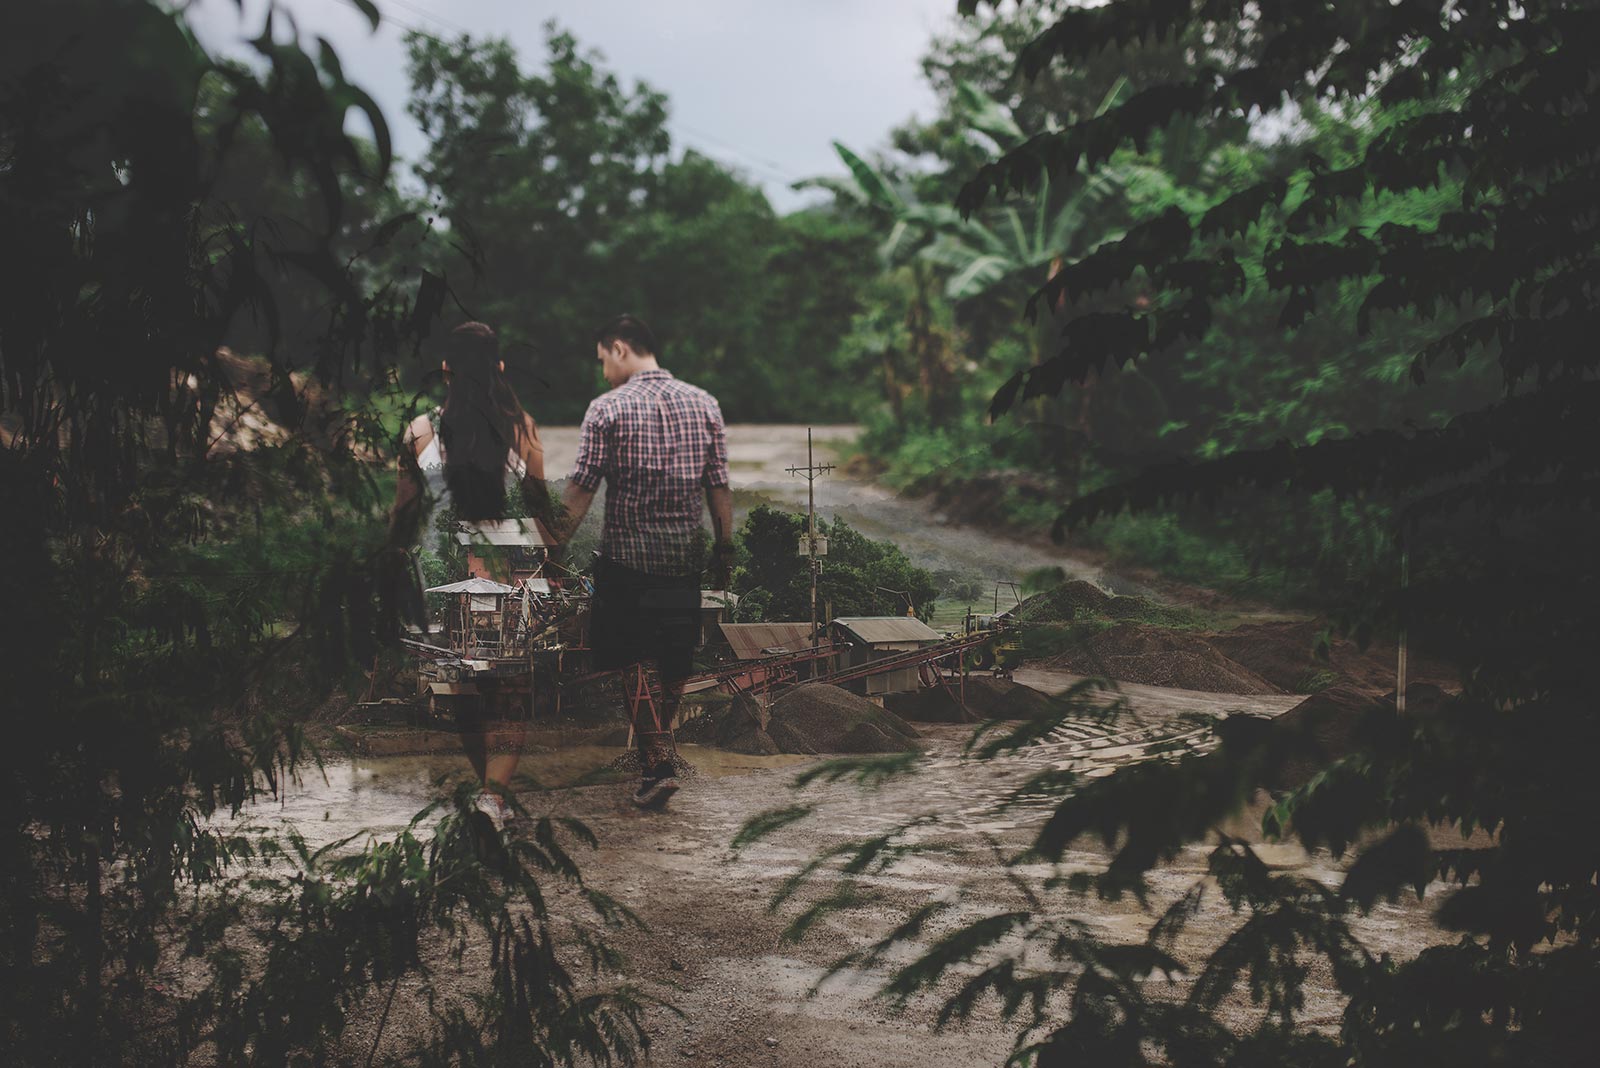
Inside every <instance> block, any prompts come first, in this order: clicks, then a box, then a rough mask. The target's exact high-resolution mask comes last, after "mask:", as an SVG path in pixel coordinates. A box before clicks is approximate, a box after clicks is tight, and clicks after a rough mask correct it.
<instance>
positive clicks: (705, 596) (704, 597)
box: [700, 590, 739, 608]
mask: <svg viewBox="0 0 1600 1068" xmlns="http://www.w3.org/2000/svg"><path fill="white" fill-rule="evenodd" d="M738 603H739V595H738V594H737V593H731V592H729V591H727V590H701V591H700V607H701V608H732V607H733V606H734V605H736V604H738Z"/></svg>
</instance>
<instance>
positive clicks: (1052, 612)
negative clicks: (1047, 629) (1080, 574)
mask: <svg viewBox="0 0 1600 1068" xmlns="http://www.w3.org/2000/svg"><path fill="white" fill-rule="evenodd" d="M1111 599H1112V597H1111V594H1109V593H1107V592H1106V591H1105V590H1102V589H1101V588H1100V587H1099V586H1096V585H1095V584H1094V583H1092V582H1085V581H1083V580H1082V579H1077V580H1075V581H1072V582H1063V583H1062V584H1061V585H1059V586H1057V587H1055V588H1054V589H1049V590H1045V591H1044V592H1043V593H1036V594H1034V595H1033V596H1032V597H1029V598H1028V599H1027V600H1025V601H1023V602H1022V603H1021V604H1019V605H1018V606H1017V607H1015V608H1013V609H1012V610H1011V613H1010V614H1011V617H1012V618H1013V619H1019V620H1022V621H1023V622H1026V623H1070V622H1072V620H1073V618H1074V617H1075V616H1077V615H1079V614H1080V613H1085V614H1093V613H1097V612H1099V611H1100V610H1101V609H1103V608H1105V606H1106V605H1107V604H1108V603H1109V602H1110V601H1111ZM1119 600H1126V598H1119Z"/></svg>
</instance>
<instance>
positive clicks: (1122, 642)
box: [1044, 623, 1283, 694]
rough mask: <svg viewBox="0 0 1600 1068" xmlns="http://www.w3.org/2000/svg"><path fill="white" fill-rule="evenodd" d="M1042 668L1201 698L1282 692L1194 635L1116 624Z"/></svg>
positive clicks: (1048, 661) (1052, 659)
mask: <svg viewBox="0 0 1600 1068" xmlns="http://www.w3.org/2000/svg"><path fill="white" fill-rule="evenodd" d="M1044 663H1045V665H1046V666H1047V667H1054V668H1061V669H1064V670H1066V671H1071V672H1073V673H1075V674H1078V675H1104V676H1106V677H1107V678H1112V679H1118V680H1120V681H1122V682H1137V683H1143V684H1144V685H1147V686H1170V687H1173V688H1176V689H1180V690H1199V691H1202V692H1205V693H1237V694H1264V693H1282V692H1283V690H1282V688H1280V687H1278V686H1276V685H1274V684H1273V683H1272V682H1270V681H1268V680H1267V679H1265V678H1262V677H1261V676H1260V675H1258V674H1256V673H1255V672H1254V671H1251V670H1250V669H1249V668H1248V667H1246V666H1245V665H1243V664H1240V663H1238V662H1237V661H1234V660H1232V659H1230V658H1229V657H1228V656H1227V655H1225V654H1224V653H1223V652H1222V651H1221V650H1220V649H1218V648H1217V647H1216V646H1214V645H1212V644H1211V643H1210V642H1208V641H1206V640H1205V639H1204V638H1199V637H1196V636H1194V635H1190V634H1184V633H1180V632H1174V631H1170V630H1165V629H1162V628H1159V627H1149V626H1145V625H1143V624H1139V623H1119V624H1117V625H1116V626H1114V627H1110V628H1109V629H1107V630H1103V631H1101V632H1100V633H1098V634H1096V635H1094V636H1093V637H1091V638H1089V639H1088V640H1087V641H1085V642H1083V643H1081V644H1079V645H1076V646H1073V647H1072V648H1071V649H1068V650H1066V651H1065V652H1062V653H1058V654H1057V655H1055V656H1053V657H1051V658H1050V659H1048V660H1046V661H1045V662H1044Z"/></svg>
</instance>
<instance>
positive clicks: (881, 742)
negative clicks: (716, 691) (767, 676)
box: [767, 683, 921, 753]
mask: <svg viewBox="0 0 1600 1068" xmlns="http://www.w3.org/2000/svg"><path fill="white" fill-rule="evenodd" d="M768 711H769V712H770V717H769V719H768V721H767V733H768V734H769V735H770V736H771V737H772V739H773V741H775V742H776V743H777V744H778V748H779V749H780V750H781V751H782V752H785V753H906V752H911V751H914V750H916V749H919V748H921V746H920V745H919V744H918V738H919V737H920V735H918V734H917V729H916V728H915V727H913V726H911V724H909V723H907V722H906V721H905V720H903V719H901V718H900V717H899V716H897V715H895V714H894V713H892V712H886V711H884V710H883V709H881V708H879V707H878V706H877V705H875V704H873V703H872V702H871V701H868V700H867V699H866V698H865V697H861V696H859V695H857V694H853V693H850V692H849V691H848V690H842V689H840V688H839V687H837V686H828V685H826V684H823V683H810V684H807V685H805V686H797V687H796V688H794V689H793V690H790V691H789V692H788V693H786V694H784V695H783V696H782V697H780V698H778V700H776V701H774V702H773V703H772V707H771V709H769V710H768Z"/></svg>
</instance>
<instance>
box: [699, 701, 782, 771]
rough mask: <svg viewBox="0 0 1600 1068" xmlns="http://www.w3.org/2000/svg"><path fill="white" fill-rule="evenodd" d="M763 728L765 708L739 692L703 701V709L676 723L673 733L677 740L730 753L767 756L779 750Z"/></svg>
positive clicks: (764, 727)
mask: <svg viewBox="0 0 1600 1068" xmlns="http://www.w3.org/2000/svg"><path fill="white" fill-rule="evenodd" d="M766 728H767V713H766V711H765V710H764V709H763V708H762V707H761V706H760V705H759V704H757V703H756V701H755V699H754V698H752V697H750V696H748V695H746V694H740V695H739V696H738V697H735V698H733V699H732V700H724V701H715V702H709V703H707V704H706V706H705V710H704V711H703V712H701V713H700V714H699V715H698V716H695V717H694V718H693V719H691V720H689V721H688V722H686V723H684V724H682V725H681V726H679V727H678V728H677V729H676V730H675V731H674V732H673V735H674V736H675V737H676V738H677V739H678V741H680V742H689V743H692V744H694V745H709V746H715V747H716V748H718V749H726V750H728V751H730V752H734V753H750V754H754V755H756V756H770V755H771V754H773V753H779V752H782V751H783V750H781V749H779V748H778V743H777V742H776V741H774V740H773V738H772V736H771V735H770V734H768V733H767V729H766Z"/></svg>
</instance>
